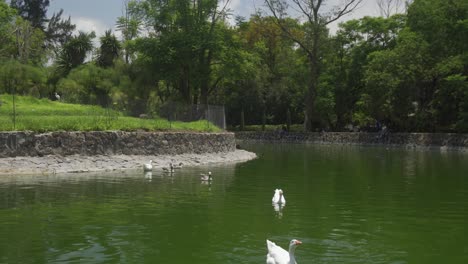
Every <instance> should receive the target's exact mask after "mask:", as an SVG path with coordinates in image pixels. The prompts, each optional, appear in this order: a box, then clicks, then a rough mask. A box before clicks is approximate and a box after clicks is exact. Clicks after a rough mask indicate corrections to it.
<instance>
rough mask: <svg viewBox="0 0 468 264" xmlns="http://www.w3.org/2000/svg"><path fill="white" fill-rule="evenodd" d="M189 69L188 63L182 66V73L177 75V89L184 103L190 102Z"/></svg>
mask: <svg viewBox="0 0 468 264" xmlns="http://www.w3.org/2000/svg"><path fill="white" fill-rule="evenodd" d="M189 76H190V70H189V66H188V65H183V66H182V73H181V75H180V77H179V91H180V93H181V95H182V99H183V100H184V103H186V104H190V103H191V102H192V94H191V91H190V80H189V79H190V78H189Z"/></svg>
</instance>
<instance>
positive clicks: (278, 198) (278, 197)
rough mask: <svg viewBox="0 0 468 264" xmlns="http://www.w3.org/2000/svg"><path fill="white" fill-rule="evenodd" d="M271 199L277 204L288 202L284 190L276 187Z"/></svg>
mask: <svg viewBox="0 0 468 264" xmlns="http://www.w3.org/2000/svg"><path fill="white" fill-rule="evenodd" d="M271 201H272V202H273V203H276V204H286V198H284V195H283V190H281V189H276V190H275V194H274V195H273V198H272V199H271Z"/></svg>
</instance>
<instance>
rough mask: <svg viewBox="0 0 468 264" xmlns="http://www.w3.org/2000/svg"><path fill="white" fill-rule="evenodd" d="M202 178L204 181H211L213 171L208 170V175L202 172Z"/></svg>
mask: <svg viewBox="0 0 468 264" xmlns="http://www.w3.org/2000/svg"><path fill="white" fill-rule="evenodd" d="M200 180H202V181H211V180H212V178H211V171H209V172H208V175H207V174H205V173H200Z"/></svg>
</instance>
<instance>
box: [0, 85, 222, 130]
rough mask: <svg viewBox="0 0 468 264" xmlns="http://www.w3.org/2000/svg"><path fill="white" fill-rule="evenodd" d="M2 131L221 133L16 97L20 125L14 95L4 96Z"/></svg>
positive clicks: (201, 125) (202, 123)
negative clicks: (14, 113) (14, 111)
mask: <svg viewBox="0 0 468 264" xmlns="http://www.w3.org/2000/svg"><path fill="white" fill-rule="evenodd" d="M0 102H1V105H0V131H14V130H16V131H23V130H30V131H37V132H48V131H105V130H124V131H135V130H146V131H169V130H170V131H207V132H217V131H220V130H221V129H219V128H218V127H216V126H215V125H213V124H211V123H209V122H207V121H206V120H199V121H195V122H188V123H186V122H177V121H176V122H174V121H173V122H169V121H168V120H166V119H159V118H158V119H141V118H135V117H129V116H125V115H124V114H123V113H121V112H118V111H114V110H109V109H105V108H102V107H99V106H91V105H78V104H66V103H61V102H57V101H50V100H48V99H38V98H35V97H30V96H16V98H15V104H16V125H14V121H13V117H14V115H13V97H12V95H8V94H3V95H0Z"/></svg>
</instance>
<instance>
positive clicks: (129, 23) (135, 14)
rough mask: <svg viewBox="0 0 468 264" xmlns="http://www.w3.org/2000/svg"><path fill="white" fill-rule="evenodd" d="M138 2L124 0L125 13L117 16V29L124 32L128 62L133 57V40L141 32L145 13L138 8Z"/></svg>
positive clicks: (124, 45) (125, 53)
mask: <svg viewBox="0 0 468 264" xmlns="http://www.w3.org/2000/svg"><path fill="white" fill-rule="evenodd" d="M138 8H139V6H138V2H136V1H135V0H126V1H125V2H124V15H123V16H121V17H118V18H117V23H116V24H117V29H118V30H119V31H120V32H121V33H122V39H123V50H124V58H125V62H126V63H127V64H128V63H129V62H130V59H131V58H132V57H133V56H132V54H133V53H134V49H135V48H134V45H133V40H134V39H135V38H136V37H137V36H138V35H139V34H140V32H141V28H142V26H143V15H142V14H141V12H140V10H139V9H138Z"/></svg>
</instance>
